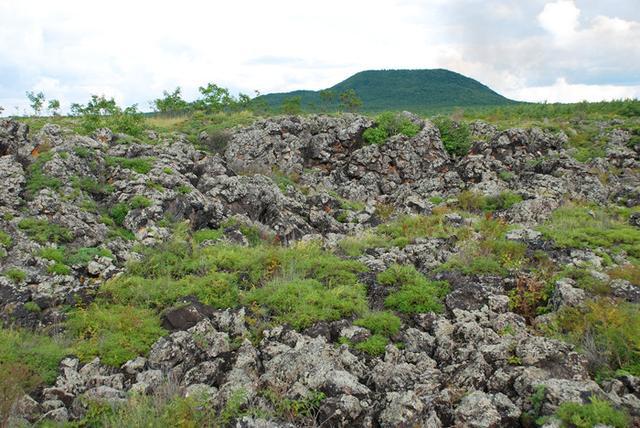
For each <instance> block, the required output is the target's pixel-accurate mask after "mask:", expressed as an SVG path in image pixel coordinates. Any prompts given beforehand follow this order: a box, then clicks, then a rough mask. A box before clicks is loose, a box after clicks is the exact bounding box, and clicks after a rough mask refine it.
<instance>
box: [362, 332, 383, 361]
mask: <svg viewBox="0 0 640 428" xmlns="http://www.w3.org/2000/svg"><path fill="white" fill-rule="evenodd" d="M388 344H389V339H387V338H386V337H385V336H383V335H381V334H374V335H373V336H370V337H368V338H367V339H365V340H363V341H362V342H358V343H356V344H355V346H354V348H355V349H357V350H358V351H362V352H366V353H367V354H369V355H372V356H374V357H376V356H380V355H384V352H385V348H386V347H387V345H388Z"/></svg>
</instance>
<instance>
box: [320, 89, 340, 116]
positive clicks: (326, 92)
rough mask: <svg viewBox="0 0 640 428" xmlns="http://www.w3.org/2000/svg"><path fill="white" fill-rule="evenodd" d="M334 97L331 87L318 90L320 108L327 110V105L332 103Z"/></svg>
mask: <svg viewBox="0 0 640 428" xmlns="http://www.w3.org/2000/svg"><path fill="white" fill-rule="evenodd" d="M335 99H336V94H335V93H334V92H333V91H332V90H331V89H323V90H322V91H320V101H321V103H322V110H324V111H327V110H329V106H330V105H331V104H333V102H334V100H335Z"/></svg>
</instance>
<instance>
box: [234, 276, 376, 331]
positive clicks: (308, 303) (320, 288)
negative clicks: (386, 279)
mask: <svg viewBox="0 0 640 428" xmlns="http://www.w3.org/2000/svg"><path fill="white" fill-rule="evenodd" d="M246 301H247V302H256V303H258V304H260V305H262V306H265V307H266V308H268V309H269V311H270V312H271V313H272V314H273V316H274V319H275V320H276V321H277V322H279V323H287V324H289V325H291V326H292V327H293V328H295V329H302V328H305V327H308V326H310V325H312V324H314V323H315V322H318V321H334V320H338V319H341V318H345V317H348V316H351V315H355V314H359V313H362V312H363V311H365V310H366V307H367V301H366V292H365V289H364V286H362V285H355V286H354V285H335V286H333V287H327V286H325V285H323V284H322V283H321V282H320V281H318V280H316V279H295V280H291V281H286V280H274V281H272V282H270V283H268V284H266V285H265V286H264V287H262V288H258V289H255V290H253V291H251V292H249V293H248V294H247V296H246Z"/></svg>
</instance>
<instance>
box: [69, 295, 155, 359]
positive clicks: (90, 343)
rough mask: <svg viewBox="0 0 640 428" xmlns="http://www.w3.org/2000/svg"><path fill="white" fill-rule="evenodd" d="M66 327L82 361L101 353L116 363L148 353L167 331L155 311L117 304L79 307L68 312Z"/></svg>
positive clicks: (73, 348) (75, 352) (99, 355)
mask: <svg viewBox="0 0 640 428" xmlns="http://www.w3.org/2000/svg"><path fill="white" fill-rule="evenodd" d="M66 327H67V329H68V331H69V333H70V335H71V337H72V339H73V340H74V342H73V344H72V351H73V353H74V354H75V355H77V356H78V357H79V358H80V359H81V360H82V361H85V362H86V361H89V360H91V359H92V358H95V357H100V360H101V361H102V363H104V364H107V365H110V366H113V367H119V366H120V365H122V364H123V363H124V362H126V361H127V360H129V359H131V358H134V357H136V356H138V355H144V354H146V352H147V351H148V350H149V348H150V347H151V345H153V343H154V342H155V341H156V340H158V339H159V338H160V337H161V336H162V335H164V334H165V333H166V332H165V330H163V329H162V328H161V327H160V319H159V317H158V315H157V314H156V313H154V312H153V311H151V310H149V309H144V308H138V307H135V306H128V305H127V306H125V305H118V304H98V303H93V304H91V305H90V306H88V307H86V308H76V309H74V310H72V311H71V312H70V313H69V318H68V319H67V321H66Z"/></svg>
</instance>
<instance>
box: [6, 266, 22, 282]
mask: <svg viewBox="0 0 640 428" xmlns="http://www.w3.org/2000/svg"><path fill="white" fill-rule="evenodd" d="M2 274H3V275H4V276H6V277H7V278H9V279H10V280H11V281H13V282H14V283H16V284H17V283H20V282H22V281H24V280H25V279H27V274H26V273H25V272H24V271H23V270H22V269H18V268H17V267H11V268H9V269H6V270H5V271H4V272H2Z"/></svg>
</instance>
